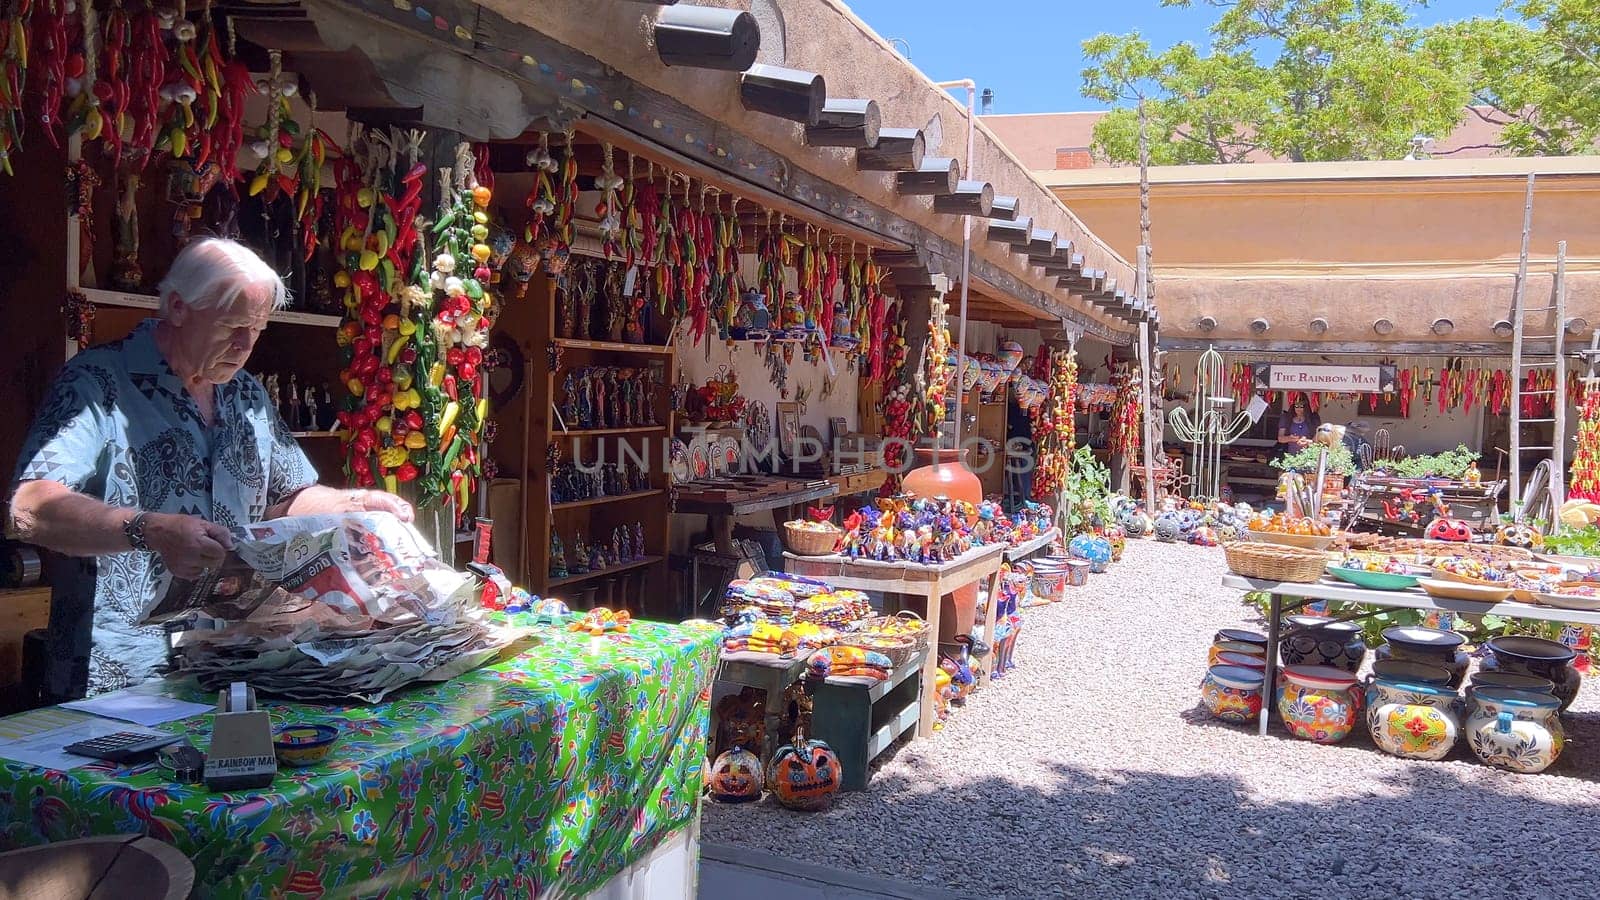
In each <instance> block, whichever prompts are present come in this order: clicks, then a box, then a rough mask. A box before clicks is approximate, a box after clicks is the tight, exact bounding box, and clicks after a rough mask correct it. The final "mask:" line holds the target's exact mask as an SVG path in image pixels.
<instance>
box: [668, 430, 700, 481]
mask: <svg viewBox="0 0 1600 900" xmlns="http://www.w3.org/2000/svg"><path fill="white" fill-rule="evenodd" d="M668 462H669V464H670V465H671V471H670V474H671V475H672V483H673V484H683V483H684V482H686V481H690V480H692V479H693V478H694V473H693V472H692V471H691V470H690V468H689V445H688V444H685V443H684V442H683V441H680V440H678V439H677V438H673V439H672V451H671V453H670V454H669V457H668Z"/></svg>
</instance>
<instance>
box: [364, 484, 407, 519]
mask: <svg viewBox="0 0 1600 900" xmlns="http://www.w3.org/2000/svg"><path fill="white" fill-rule="evenodd" d="M351 493H352V494H354V495H355V502H356V506H357V508H358V509H363V510H366V511H368V512H386V513H391V514H393V515H394V517H395V518H397V519H399V520H400V521H402V522H409V521H411V520H412V519H415V518H416V516H417V514H416V511H415V510H413V509H412V508H411V504H409V503H407V502H406V501H404V500H401V499H400V498H399V497H396V496H395V495H394V494H390V493H388V492H386V491H351Z"/></svg>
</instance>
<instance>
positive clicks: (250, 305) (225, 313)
mask: <svg viewBox="0 0 1600 900" xmlns="http://www.w3.org/2000/svg"><path fill="white" fill-rule="evenodd" d="M159 292H160V296H161V308H160V312H159V317H158V318H155V319H149V320H146V321H145V322H143V323H142V324H140V325H139V327H138V328H137V329H135V330H134V332H133V333H132V334H131V335H129V336H128V337H127V338H125V339H124V340H121V341H118V342H116V343H112V344H107V345H105V346H101V347H95V348H93V349H90V350H87V351H85V352H83V353H80V354H78V355H77V356H75V357H73V358H72V359H71V360H70V361H69V362H68V363H67V365H66V366H65V367H64V368H63V369H62V370H61V373H60V374H59V375H58V376H57V377H56V380H55V382H54V384H53V385H52V386H51V389H50V392H49V394H48V396H47V398H46V400H45V402H44V405H43V407H42V408H41V409H40V410H39V413H38V417H37V418H36V419H35V420H34V422H33V427H32V429H31V430H30V432H29V434H28V439H27V441H26V443H25V445H24V447H23V451H22V455H21V458H20V460H19V462H18V465H17V473H16V485H17V486H16V490H15V492H14V493H13V495H12V498H11V508H10V518H9V521H8V523H7V525H8V530H9V531H10V532H11V534H12V535H14V536H15V537H16V538H18V539H20V540H23V541H27V542H29V543H32V544H37V545H39V546H42V547H45V548H48V549H50V550H53V551H56V552H57V553H61V554H64V555H66V556H68V557H77V558H78V559H77V560H76V564H75V565H73V566H70V567H68V568H69V571H67V572H64V573H63V572H59V571H58V572H57V573H56V578H55V591H54V598H53V601H52V604H51V610H50V627H49V635H50V638H49V648H50V653H49V663H50V670H49V672H48V675H47V679H46V683H45V686H44V687H45V693H46V695H47V698H48V699H50V700H51V701H59V700H63V699H70V698H74V697H82V696H84V695H85V694H86V693H89V694H93V693H100V692H103V691H108V690H114V689H117V688H120V687H123V686H126V685H129V684H134V683H137V682H139V681H142V680H144V679H145V678H148V677H149V676H150V675H151V674H152V671H153V670H154V668H155V667H156V666H158V665H160V664H161V663H162V662H163V661H164V660H165V658H166V652H167V643H166V638H165V636H164V634H163V632H162V630H161V629H159V628H148V627H140V626H139V625H137V624H136V622H137V620H138V616H139V613H140V611H141V609H142V608H143V607H144V606H145V605H146V603H147V602H148V601H149V600H151V599H153V598H154V597H156V596H157V595H158V594H159V593H161V592H163V591H164V590H165V589H166V587H167V584H168V583H169V581H170V579H171V578H172V577H173V576H178V577H180V578H190V579H192V578H195V577H197V576H200V575H201V574H203V573H204V572H205V571H206V570H208V569H211V568H214V567H216V566H217V565H219V564H220V563H221V562H222V561H223V559H224V556H225V554H226V552H227V551H228V550H229V549H231V547H232V545H233V537H232V532H233V530H234V529H237V528H242V527H243V526H244V525H247V524H250V523H252V522H259V521H262V520H264V519H271V518H276V517H279V516H285V515H306V514H313V513H328V512H342V511H359V510H383V511H387V512H392V513H394V514H396V515H398V516H400V517H401V518H402V519H407V520H409V519H410V518H411V516H412V511H411V507H410V506H409V505H408V504H407V503H405V502H404V501H403V500H401V499H400V498H398V497H395V496H393V495H391V494H385V493H382V492H377V491H344V490H336V489H333V488H328V487H322V486H319V485H317V484H316V478H317V475H316V472H315V470H314V469H313V468H312V466H311V464H310V462H309V461H308V460H307V459H306V456H305V453H304V452H303V451H301V449H300V447H299V445H298V444H296V443H295V440H294V438H293V437H291V436H290V434H289V430H288V428H287V427H285V425H284V423H283V420H282V419H280V418H279V416H278V412H277V410H276V409H274V408H273V406H272V405H271V404H270V403H269V402H268V400H267V393H266V391H265V390H264V389H263V388H262V386H261V384H260V382H258V381H256V379H255V378H253V377H252V376H250V375H249V374H248V373H246V372H244V371H243V366H244V364H245V361H246V360H247V359H249V357H250V351H251V349H252V348H254V347H255V343H256V338H258V337H259V336H260V335H261V330H262V329H263V328H265V327H266V325H267V317H268V315H269V314H270V313H271V312H272V311H273V310H274V309H280V308H282V307H283V306H284V304H285V301H286V299H287V297H286V291H285V288H284V285H283V281H282V279H280V278H279V277H278V275H277V274H276V273H274V272H273V271H272V269H270V268H269V267H268V266H267V264H266V263H264V262H262V260H261V259H260V257H258V256H256V255H255V253H253V252H252V251H251V250H249V249H248V248H246V247H244V246H243V245H240V244H237V243H234V242H232V241H227V240H221V239H216V238H209V239H203V240H198V241H195V242H193V243H190V244H189V245H187V246H186V247H184V249H183V250H182V251H181V252H180V253H179V254H178V257H177V259H175V260H174V261H173V263H172V268H171V269H170V270H169V271H168V273H167V276H166V278H165V279H164V280H163V281H162V282H161V285H160V288H159Z"/></svg>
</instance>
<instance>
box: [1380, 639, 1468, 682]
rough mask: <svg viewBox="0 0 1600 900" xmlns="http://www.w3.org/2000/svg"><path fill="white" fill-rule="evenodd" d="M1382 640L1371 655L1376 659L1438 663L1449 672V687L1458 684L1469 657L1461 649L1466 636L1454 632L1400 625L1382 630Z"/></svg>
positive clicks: (1431, 664)
mask: <svg viewBox="0 0 1600 900" xmlns="http://www.w3.org/2000/svg"><path fill="white" fill-rule="evenodd" d="M1383 640H1384V643H1383V644H1381V645H1379V647H1378V649H1377V651H1376V653H1375V654H1374V655H1375V656H1376V658H1378V659H1403V660H1410V661H1411V662H1419V663H1425V664H1427V665H1430V666H1440V667H1441V668H1444V669H1446V670H1448V671H1449V672H1450V686H1451V687H1452V688H1456V687H1460V686H1461V681H1462V679H1464V678H1466V675H1467V667H1468V666H1470V665H1471V664H1472V659H1471V657H1469V656H1468V655H1467V652H1466V651H1465V650H1462V649H1460V648H1461V645H1462V644H1464V643H1466V642H1467V639H1466V638H1464V637H1462V636H1461V635H1459V634H1456V633H1455V632H1454V631H1443V630H1441V629H1438V628H1423V627H1422V626H1420V625H1401V626H1397V627H1395V628H1385V629H1384V630H1383Z"/></svg>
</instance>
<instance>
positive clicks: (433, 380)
mask: <svg viewBox="0 0 1600 900" xmlns="http://www.w3.org/2000/svg"><path fill="white" fill-rule="evenodd" d="M428 384H431V385H433V386H434V387H438V386H439V385H441V384H444V363H442V362H436V363H434V364H433V366H432V367H431V368H429V369H428Z"/></svg>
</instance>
